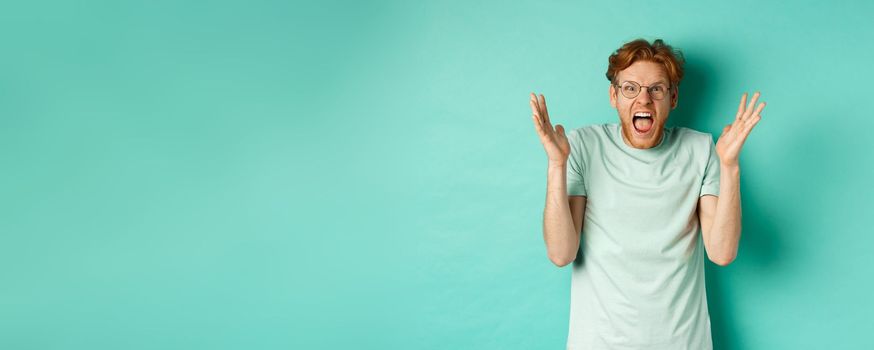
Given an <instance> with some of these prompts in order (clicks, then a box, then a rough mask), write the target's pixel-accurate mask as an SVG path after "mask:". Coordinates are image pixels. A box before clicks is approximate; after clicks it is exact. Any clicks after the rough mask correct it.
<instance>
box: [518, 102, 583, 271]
mask: <svg viewBox="0 0 874 350" xmlns="http://www.w3.org/2000/svg"><path fill="white" fill-rule="evenodd" d="M530 104H531V112H532V113H533V114H532V116H531V118H532V119H533V120H534V128H535V129H536V130H537V135H538V136H539V137H540V142H541V143H542V144H543V148H544V149H545V150H546V155H547V156H548V158H549V167H548V168H547V178H546V207H545V208H544V210H543V241H544V242H545V243H546V253H547V256H549V260H550V261H552V263H553V264H555V265H556V266H559V267H562V266H565V265H567V264H570V263H571V262H572V261H574V259H576V257H577V250H578V249H579V247H580V231H581V230H582V226H583V212H585V208H586V197H582V196H571V197H570V198H568V194H567V160H568V157H569V155H570V152H571V151H570V144H569V143H568V139H567V136H565V134H564V127H562V126H561V125H556V126H555V128H553V127H552V124H551V122H550V121H549V113H548V112H547V110H546V99H545V98H544V97H543V95H540V97H539V98H538V97H537V96H536V95H534V94H533V93H532V94H531V101H530Z"/></svg>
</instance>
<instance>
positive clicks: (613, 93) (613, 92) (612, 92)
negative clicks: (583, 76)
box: [607, 83, 618, 108]
mask: <svg viewBox="0 0 874 350" xmlns="http://www.w3.org/2000/svg"><path fill="white" fill-rule="evenodd" d="M607 92H608V93H609V94H610V105H611V106H613V108H618V107H616V103H617V101H616V92H617V91H616V87H615V86H613V83H610V88H609V89H608V90H607Z"/></svg>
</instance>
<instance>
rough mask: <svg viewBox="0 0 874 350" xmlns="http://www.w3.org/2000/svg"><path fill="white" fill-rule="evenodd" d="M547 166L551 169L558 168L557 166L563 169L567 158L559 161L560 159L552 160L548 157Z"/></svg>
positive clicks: (565, 166)
mask: <svg viewBox="0 0 874 350" xmlns="http://www.w3.org/2000/svg"><path fill="white" fill-rule="evenodd" d="M547 167H548V168H550V169H553V168H556V169H558V168H561V169H565V168H567V160H564V161H560V160H552V159H550V160H549V163H548V165H547Z"/></svg>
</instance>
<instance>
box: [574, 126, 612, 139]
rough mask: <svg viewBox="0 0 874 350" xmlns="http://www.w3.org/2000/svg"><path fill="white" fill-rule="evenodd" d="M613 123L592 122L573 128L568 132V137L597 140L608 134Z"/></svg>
mask: <svg viewBox="0 0 874 350" xmlns="http://www.w3.org/2000/svg"><path fill="white" fill-rule="evenodd" d="M612 125H613V124H592V125H586V126H582V127H579V128H576V129H572V130H571V131H569V132H568V133H567V136H568V138H571V137H573V138H574V139H576V140H579V141H584V140H595V139H600V138H602V137H604V136H606V135H607V134H608V133H609V131H610V128H611V127H612Z"/></svg>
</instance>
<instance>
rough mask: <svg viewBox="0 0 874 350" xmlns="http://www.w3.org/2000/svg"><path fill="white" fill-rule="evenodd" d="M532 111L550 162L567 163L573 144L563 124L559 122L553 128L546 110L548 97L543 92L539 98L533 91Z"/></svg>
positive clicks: (535, 125)
mask: <svg viewBox="0 0 874 350" xmlns="http://www.w3.org/2000/svg"><path fill="white" fill-rule="evenodd" d="M531 112H533V113H534V114H533V115H532V116H531V119H534V127H535V128H536V129H537V135H538V136H540V143H542V144H543V148H544V149H545V150H546V155H547V156H548V157H549V163H550V164H562V165H564V164H566V163H567V158H568V156H569V155H570V153H571V146H570V144H569V143H568V141H567V136H565V134H564V127H563V126H561V124H557V125H556V126H555V129H553V128H552V123H550V121H549V113H548V112H547V111H546V99H545V98H544V97H543V95H542V94H541V95H540V97H539V98H538V96H537V95H535V94H534V93H533V92H532V93H531Z"/></svg>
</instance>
